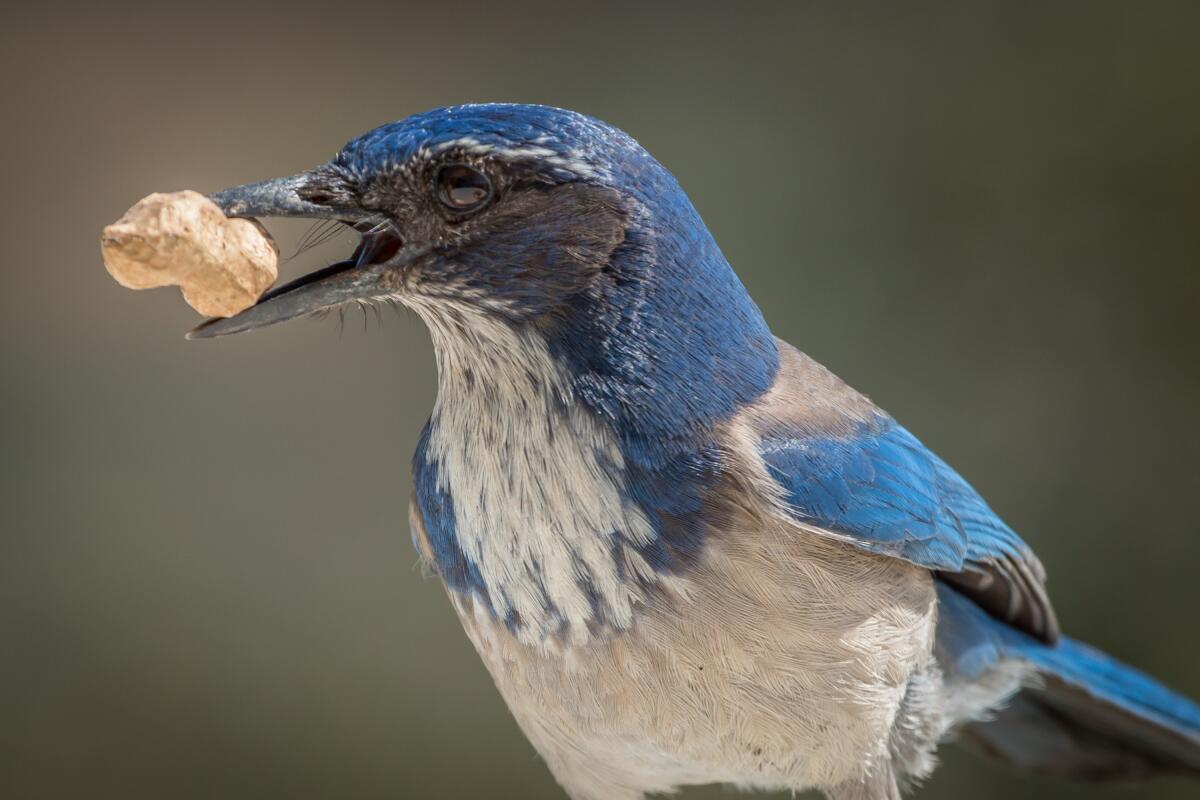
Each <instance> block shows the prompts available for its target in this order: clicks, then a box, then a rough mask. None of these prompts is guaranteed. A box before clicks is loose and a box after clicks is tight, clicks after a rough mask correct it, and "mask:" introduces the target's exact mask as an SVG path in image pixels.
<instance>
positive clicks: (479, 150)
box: [433, 136, 607, 178]
mask: <svg viewBox="0 0 1200 800" xmlns="http://www.w3.org/2000/svg"><path fill="white" fill-rule="evenodd" d="M549 140H550V137H549V136H539V137H538V138H537V139H536V140H535V142H534V144H533V145H530V146H527V147H500V146H497V145H492V144H487V143H485V142H481V141H479V140H478V139H476V138H475V137H473V136H463V137H460V138H458V139H451V140H449V141H445V142H439V143H438V144H437V145H436V146H435V147H434V149H433V152H435V153H439V154H440V153H445V152H446V151H448V150H463V151H466V152H468V153H470V154H471V155H478V156H482V155H494V156H497V157H499V158H503V159H505V160H506V161H521V160H523V159H533V160H536V161H543V162H545V163H547V164H549V165H550V166H552V167H555V168H557V169H560V170H563V171H564V172H567V173H570V174H571V175H574V176H576V177H579V178H602V177H607V173H606V172H602V171H600V170H598V169H597V168H596V167H595V166H593V165H592V164H591V163H589V162H588V161H587V160H585V159H584V158H583V157H582V156H581V155H580V154H579V153H578V152H577V151H570V152H568V153H566V154H563V153H559V152H557V151H555V150H551V149H550V148H549V147H542V146H540V145H542V144H545V143H546V142H548V141H549Z"/></svg>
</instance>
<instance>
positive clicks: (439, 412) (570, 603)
mask: <svg viewBox="0 0 1200 800" xmlns="http://www.w3.org/2000/svg"><path fill="white" fill-rule="evenodd" d="M409 303H410V305H411V306H412V307H413V308H414V310H415V311H416V312H417V313H418V314H419V315H420V316H421V317H422V319H423V320H424V321H425V323H426V324H427V325H428V327H429V330H430V333H431V336H432V339H433V344H434V350H435V353H436V357H437V365H438V396H437V402H436V404H435V405H434V410H433V416H432V418H431V420H430V434H429V457H430V458H432V459H433V460H435V461H436V462H437V465H438V476H439V481H440V482H441V484H442V485H441V486H439V488H440V489H441V490H442V491H445V492H447V493H448V494H449V496H450V497H451V499H452V504H453V508H454V515H455V531H456V534H457V536H458V540H459V546H460V547H461V548H462V551H463V553H464V554H465V555H466V557H467V558H468V559H470V560H471V561H472V562H473V563H474V564H475V565H476V566H477V567H478V569H479V573H480V575H481V577H482V580H483V583H484V585H485V586H486V589H487V592H488V596H489V598H490V600H491V603H492V606H493V608H494V610H495V612H496V613H497V614H498V615H499V616H500V617H501V618H506V619H510V620H513V621H515V623H516V630H517V633H518V635H519V636H520V638H521V639H522V640H524V641H526V642H528V643H544V642H545V641H547V640H548V639H550V638H551V637H553V636H554V635H555V634H560V635H563V636H565V638H566V640H567V641H568V642H570V643H582V642H584V641H586V640H587V639H588V637H589V636H590V635H591V632H593V631H594V630H595V628H596V626H597V625H598V624H604V625H607V626H608V627H613V628H618V629H620V628H627V627H628V626H629V625H630V624H631V622H632V618H633V611H634V606H635V605H636V603H637V602H638V601H639V599H640V598H641V595H642V591H643V589H642V587H644V586H646V585H648V584H650V583H652V582H653V581H655V580H656V575H655V572H654V570H653V569H652V568H651V566H650V565H649V564H648V563H647V562H646V561H645V559H644V558H643V557H642V556H641V555H640V554H639V552H638V550H637V549H636V548H637V547H638V546H642V545H646V544H649V543H650V542H651V541H652V540H653V538H654V535H655V534H654V531H653V529H652V528H651V526H650V523H649V522H648V520H647V519H646V517H645V515H644V514H643V513H642V512H641V510H640V509H638V508H637V507H636V506H634V505H633V504H632V503H631V502H629V501H628V500H627V499H626V498H624V497H623V496H622V493H621V490H620V487H621V483H622V481H623V473H624V460H623V458H622V455H621V452H620V450H619V449H618V447H617V446H616V442H615V440H614V438H613V436H612V434H611V433H610V432H609V431H608V430H607V429H606V428H605V427H604V426H603V425H601V424H600V423H599V422H598V421H597V420H596V419H594V417H593V416H592V415H591V414H590V413H589V412H587V411H586V409H584V408H583V407H581V406H580V405H579V404H577V403H575V402H574V401H573V396H572V390H571V387H570V383H569V381H568V380H567V378H566V375H565V372H564V370H563V368H562V367H561V366H560V365H559V364H558V363H556V362H555V360H554V358H553V357H552V356H551V354H550V352H549V350H548V347H547V345H546V342H545V340H544V339H543V338H542V337H541V336H540V335H539V334H536V333H532V332H528V331H522V330H518V329H516V328H514V327H513V326H512V325H510V324H508V323H506V322H504V321H503V320H501V319H499V318H498V317H496V316H495V315H493V314H489V313H487V312H485V311H482V310H480V309H478V308H475V307H472V306H469V305H467V304H459V303H448V302H447V301H446V300H445V299H444V298H439V299H438V300H436V301H433V300H430V301H419V300H418V301H413V300H412V299H411V298H410V299H409Z"/></svg>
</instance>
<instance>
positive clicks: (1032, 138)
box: [0, 0, 1200, 800]
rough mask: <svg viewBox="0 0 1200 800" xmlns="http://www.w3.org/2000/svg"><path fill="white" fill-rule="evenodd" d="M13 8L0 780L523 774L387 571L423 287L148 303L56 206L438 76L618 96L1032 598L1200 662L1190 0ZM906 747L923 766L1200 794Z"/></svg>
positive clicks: (417, 402)
mask: <svg viewBox="0 0 1200 800" xmlns="http://www.w3.org/2000/svg"><path fill="white" fill-rule="evenodd" d="M46 8H47V9H48V10H45V11H39V10H36V9H35V8H33V7H32V6H29V7H25V8H23V9H21V10H11V9H10V10H8V11H5V12H2V14H3V16H4V19H3V22H4V24H3V25H2V26H0V43H2V46H0V62H2V66H3V69H2V70H0V81H2V84H0V85H2V86H3V89H2V91H3V108H4V109H5V119H4V124H3V125H2V126H0V140H2V144H3V147H2V148H0V152H2V153H3V155H2V156H0V157H2V158H3V160H4V177H5V179H6V181H7V184H6V185H7V186H8V189H7V190H6V191H5V192H4V193H3V197H2V198H0V203H3V206H4V209H3V210H4V213H3V216H2V219H3V222H2V223H0V224H2V225H3V237H2V241H3V244H4V247H5V251H6V252H5V258H4V262H5V263H4V290H3V292H2V294H0V304H2V311H3V313H2V315H0V376H2V378H0V409H2V410H3V416H2V419H3V421H2V423H0V424H2V428H0V433H2V441H3V449H2V457H0V470H2V474H0V635H2V641H3V655H2V656H0V796H3V797H5V798H76V797H91V798H109V797H114V798H164V797H170V798H215V797H220V798H226V799H227V800H236V799H237V798H264V797H295V798H354V799H357V798H363V799H368V798H396V797H441V798H466V797H492V798H557V797H561V795H560V794H559V792H558V790H557V789H556V787H555V786H554V783H553V781H552V780H551V778H550V776H549V774H548V772H547V771H546V770H545V769H544V768H543V766H542V765H541V764H540V763H539V762H538V760H537V758H536V756H535V754H534V752H533V750H532V749H531V748H530V747H529V745H528V744H527V743H526V742H525V740H524V739H523V738H522V736H521V734H520V732H519V731H518V730H517V728H516V726H515V725H514V724H513V722H512V720H511V719H510V718H509V716H508V714H507V712H506V710H505V708H504V706H503V705H502V703H501V701H500V699H499V698H498V696H497V695H496V694H495V693H494V691H493V689H492V688H491V686H490V683H489V679H488V677H487V675H486V674H485V673H484V671H483V669H482V667H481V666H480V664H479V663H478V660H477V658H476V656H475V654H474V653H473V652H472V650H471V648H470V646H469V644H468V643H467V641H466V639H465V637H464V636H463V634H462V632H461V630H460V629H459V625H458V623H457V621H456V619H455V618H454V616H453V614H452V612H451V611H450V609H449V607H448V604H447V603H446V601H445V598H444V596H443V593H442V589H441V588H440V586H439V585H438V584H437V583H436V582H435V581H432V580H423V579H422V577H421V575H420V574H419V572H418V571H417V570H415V569H414V564H415V556H414V553H413V551H412V549H411V546H410V544H409V536H408V531H407V526H406V522H405V506H406V503H407V500H408V494H409V473H408V459H409V454H410V452H411V451H412V449H413V446H414V443H415V438H416V435H417V432H418V430H419V428H420V425H421V424H422V422H423V421H424V418H425V415H426V414H427V412H428V410H429V408H430V406H431V403H432V400H433V396H432V392H433V364H432V359H431V353H430V350H429V345H428V340H427V337H426V335H425V332H424V331H423V330H422V329H421V327H420V326H419V325H418V323H417V322H416V321H414V320H413V319H411V318H407V317H397V316H392V315H391V314H390V312H389V314H388V315H387V316H385V317H384V318H383V319H382V321H376V320H375V319H374V318H372V319H371V320H369V323H368V325H367V330H366V331H365V332H364V328H363V324H362V320H361V319H359V318H358V317H357V316H351V317H349V318H348V319H347V321H346V326H345V330H344V331H343V332H341V333H339V327H338V322H337V320H336V317H335V318H334V319H332V320H326V321H308V322H299V323H292V324H289V325H286V326H281V327H278V328H272V329H270V330H265V331H262V332H259V333H255V334H253V335H248V336H240V337H234V338H230V339H225V340H220V341H213V342H195V343H190V342H185V341H184V339H183V332H184V331H186V330H187V329H188V328H190V327H191V326H192V325H193V324H195V323H196V322H197V317H196V316H195V315H194V314H193V313H192V312H191V310H190V309H188V308H187V307H186V306H185V305H184V304H183V301H182V300H181V299H180V297H179V295H178V293H177V292H176V291H175V290H158V291H154V292H145V293H134V292H129V291H126V290H124V289H121V288H120V287H118V286H117V285H116V284H115V283H114V282H113V281H112V280H110V279H109V277H108V276H107V274H106V273H105V271H104V269H103V267H102V265H101V262H100V258H99V254H98V247H97V237H98V232H99V230H100V228H101V226H102V225H104V224H105V223H107V222H109V221H111V220H113V219H115V218H116V217H117V216H119V215H120V214H121V213H122V212H123V211H124V210H125V208H126V207H127V206H128V205H130V204H131V203H132V202H133V201H135V200H137V199H138V198H139V197H141V196H142V195H144V194H146V193H148V192H151V191H155V190H174V189H180V188H194V189H197V190H201V191H211V190H214V189H217V188H220V187H223V186H226V185H231V184H235V183H241V182H244V181H249V180H256V179H260V178H265V177H271V176H275V175H283V174H290V173H292V172H294V171H296V170H298V169H301V168H304V167H308V166H311V165H314V164H316V163H318V162H320V161H323V160H324V159H325V158H326V157H328V156H329V155H331V154H332V153H333V152H334V151H335V150H336V149H337V148H338V147H339V146H340V145H341V144H342V142H343V141H345V140H346V139H348V138H350V137H351V136H353V135H355V134H357V133H359V132H361V131H364V130H366V129H369V128H371V127H373V126H375V125H376V124H379V123H381V122H385V121H388V120H391V119H394V118H399V117H403V116H405V115H407V114H410V113H413V112H416V111H421V110H424V109H427V108H431V107H434V106H440V105H446V104H450V103H459V102H466V101H486V100H515V101H531V102H543V103H550V104H554V105H560V106H567V107H570V108H574V109H577V110H580V111H584V112H587V113H589V114H593V115H595V116H598V117H601V118H603V119H606V120H608V121H610V122H612V123H614V124H616V125H618V126H620V127H622V128H624V129H626V130H627V131H629V132H630V133H631V134H633V135H634V136H635V137H636V138H638V139H639V140H640V141H641V142H642V143H643V144H645V145H646V146H647V147H648V148H649V149H650V150H651V152H653V153H655V154H656V155H657V156H658V158H659V159H660V160H662V161H663V162H664V163H665V164H666V165H667V166H668V167H669V168H671V169H672V170H673V171H674V172H675V173H676V174H677V175H678V176H679V178H680V180H681V181H682V183H683V185H684V186H685V187H686V188H687V189H688V190H689V192H690V194H691V197H692V199H693V201H694V202H695V204H696V205H697V206H698V207H699V209H700V210H701V213H702V214H703V215H704V216H705V218H706V219H707V221H708V224H709V225H710V227H711V228H712V229H713V231H714V232H715V234H716V236H717V238H718V240H719V241H720V242H721V244H722V246H723V247H724V249H725V252H726V254H727V255H728V256H729V258H730V260H731V261H732V263H733V264H734V266H735V267H736V268H737V269H738V271H739V272H740V274H741V275H742V277H743V279H744V280H745V282H746V283H747V285H748V286H749V288H750V290H751V292H752V293H753V294H754V295H755V296H756V297H757V298H758V300H759V302H760V303H761V305H762V307H763V310H764V311H765V313H766V316H767V317H768V319H769V320H770V322H771V324H772V325H773V326H774V328H775V331H776V332H777V333H778V334H779V335H781V336H783V337H784V338H786V339H788V340H790V341H792V342H793V343H795V344H796V345H798V346H800V347H801V348H802V349H804V350H806V351H808V352H809V353H811V354H812V355H813V356H815V357H816V358H818V359H819V360H821V361H823V362H825V363H826V364H828V365H829V366H831V367H832V368H833V369H834V370H835V371H836V372H838V373H839V374H841V375H842V376H843V377H845V378H846V379H847V380H849V381H850V382H851V383H852V384H854V385H855V386H857V387H858V388H860V389H862V390H864V391H866V392H868V393H869V394H870V395H871V396H872V397H873V398H875V399H876V400H877V401H878V402H879V403H880V404H881V405H883V406H884V407H886V408H888V409H889V410H890V411H892V413H893V414H895V415H896V416H897V417H899V418H900V419H901V420H902V421H903V422H905V423H906V424H907V425H908V427H909V428H911V429H912V430H913V431H915V432H916V433H917V434H918V435H920V436H921V437H922V438H923V439H924V440H925V441H926V442H927V443H929V444H930V445H931V446H933V447H934V448H935V449H937V450H938V451H939V452H940V453H941V454H942V455H943V456H945V457H946V458H947V460H949V461H951V462H952V463H953V464H955V465H956V466H957V467H958V468H959V469H960V470H961V471H962V472H964V473H965V474H966V475H967V477H968V478H969V479H970V480H972V481H973V482H974V483H975V484H976V485H977V486H978V487H979V488H980V490H981V491H982V492H983V493H984V494H985V495H986V496H987V497H988V498H989V499H990V501H991V502H992V504H993V505H994V507H995V508H996V509H997V510H999V511H1000V512H1001V513H1002V514H1003V515H1004V516H1005V517H1006V518H1007V519H1008V521H1009V522H1010V523H1012V524H1013V526H1014V527H1015V528H1017V529H1018V530H1019V531H1021V532H1022V533H1023V534H1024V536H1025V537H1026V538H1027V539H1028V540H1029V541H1030V542H1031V543H1032V544H1033V546H1034V547H1035V548H1036V549H1037V550H1038V551H1039V553H1040V554H1041V556H1042V558H1043V560H1044V561H1045V562H1046V565H1047V567H1048V568H1049V570H1050V573H1051V590H1052V594H1053V596H1054V598H1055V600H1056V604H1057V608H1058V611H1059V614H1060V616H1061V618H1062V621H1063V624H1064V626H1065V628H1066V629H1067V630H1068V631H1069V632H1071V633H1072V634H1074V635H1076V636H1079V637H1081V638H1084V639H1087V640H1089V641H1091V642H1094V643H1096V644H1098V645H1100V646H1102V647H1104V648H1106V649H1109V650H1111V651H1112V652H1114V653H1117V654H1120V655H1121V656H1123V657H1124V658H1126V659H1128V660H1130V661H1132V662H1134V663H1136V664H1138V665H1140V666H1142V667H1144V668H1146V669H1148V670H1149V671H1151V672H1153V673H1154V674H1156V675H1158V676H1160V677H1161V678H1163V679H1164V680H1166V681H1167V682H1169V683H1170V684H1173V685H1174V686H1176V687H1178V688H1180V689H1183V690H1185V691H1187V692H1189V693H1190V694H1192V695H1193V696H1197V695H1200V669H1197V661H1198V659H1200V626H1197V625H1196V617H1197V610H1198V609H1200V578H1198V576H1197V564H1198V563H1200V424H1198V423H1197V417H1196V412H1197V409H1198V408H1200V363H1198V361H1200V359H1198V356H1200V333H1198V332H1197V297H1198V290H1200V269H1198V267H1200V54H1198V53H1200V51H1198V49H1197V44H1196V32H1197V30H1198V29H1200V4H1197V3H1192V2H1179V3H1170V2H1153V3H1141V4H1136V3H1096V2H1075V3H1048V4H1046V3H1041V4H1035V3H1000V2H996V3H975V2H964V3H936V4H903V7H901V4H891V3H886V4H885V3H879V4H861V3H853V4H835V3H822V4H815V3H790V4H778V5H758V4H739V5H736V6H733V5H729V6H727V7H724V8H722V9H719V10H709V9H708V8H705V7H703V6H701V5H698V4H688V5H657V4H656V5H653V6H649V5H643V4H628V5H625V4H614V3H608V4H600V3H588V4H579V5H568V4H564V3H554V4H550V5H543V6H525V5H523V4H520V3H511V2H509V3H503V4H488V5H479V6H469V5H464V4H458V3H455V4H449V3H426V4H422V5H406V4H402V3H398V2H392V3H386V4H384V3H375V4H361V3H356V2H353V0H347V1H345V2H339V3H337V4H332V3H326V4H321V5H312V6H309V5H306V4H303V3H291V4H288V6H287V8H286V10H283V9H259V10H256V9H254V8H251V7H248V6H245V5H240V4H239V5H228V6H223V5H222V4H221V3H219V2H205V3H193V4H187V5H186V6H183V5H180V6H179V7H172V6H167V5H165V4H164V5H158V6H145V7H142V8H137V7H133V6H128V7H121V6H120V4H114V3H108V4H97V5H96V6H92V7H87V8H80V9H74V10H72V9H69V8H66V7H64V6H61V5H56V6H54V7H53V8H50V7H48V6H47V7H46ZM304 229H305V225H303V224H297V225H282V224H280V225H274V226H273V230H274V231H275V233H276V234H277V236H278V238H279V240H280V242H281V244H282V246H283V248H284V249H285V251H288V250H289V249H290V248H292V247H294V245H295V243H296V242H297V241H298V239H299V237H300V235H301V234H302V233H303V231H304ZM350 245H351V242H350V241H349V240H348V239H343V240H341V241H339V242H337V243H335V244H331V245H328V246H325V247H322V248H319V249H318V250H316V251H313V252H310V253H308V254H305V255H304V256H303V257H301V258H298V259H295V260H293V261H291V262H288V264H286V265H285V274H286V275H288V276H294V275H296V274H299V273H301V272H304V271H308V270H310V269H313V268H314V267H316V266H320V265H322V264H323V263H327V262H328V261H330V260H334V259H336V258H338V257H340V256H342V255H343V254H344V253H345V252H346V251H347V250H348V248H349V247H350ZM943 752H944V763H945V765H944V767H943V769H942V770H941V771H939V772H938V773H937V774H936V776H935V777H934V778H933V779H932V780H931V781H930V782H929V784H928V785H927V787H926V788H925V789H924V790H923V791H922V792H920V793H919V794H918V796H919V797H922V798H929V799H931V800H932V799H933V798H955V797H964V796H969V797H972V798H976V800H987V799H989V798H1011V797H1015V796H1019V797H1028V798H1051V797H1053V798H1083V797H1089V798H1091V797H1096V798H1110V799H1115V798H1134V797H1139V798H1184V797H1193V798H1194V797H1196V796H1197V794H1198V792H1200V790H1198V784H1195V783H1187V782H1184V781H1173V780H1162V781H1157V782H1154V783H1152V784H1149V785H1141V786H1139V785H1124V786H1120V785H1118V786H1104V787H1094V786H1077V785H1074V784H1068V783H1062V782H1058V781H1050V780H1033V779H1029V778H1024V777H1021V776H1017V775H1014V774H1011V773H1009V772H1007V771H1006V770H1004V769H1003V768H1000V767H997V766H993V765H991V764H989V763H986V762H984V761H983V760H981V759H979V758H976V757H975V756H973V755H970V754H967V753H963V752H960V751H958V750H957V749H955V748H952V747H951V748H946V749H945V750H944V751H943ZM683 796H684V797H685V798H704V797H709V798H711V797H718V796H726V790H723V789H718V788H708V789H694V790H689V791H686V792H684V794H683Z"/></svg>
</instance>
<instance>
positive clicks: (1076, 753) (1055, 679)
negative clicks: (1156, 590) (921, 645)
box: [937, 585, 1200, 778]
mask: <svg viewBox="0 0 1200 800" xmlns="http://www.w3.org/2000/svg"><path fill="white" fill-rule="evenodd" d="M938 597H939V601H940V614H941V615H940V617H939V623H938V642H937V646H938V661H939V662H940V663H941V664H942V668H943V670H945V671H946V672H947V673H948V674H949V675H950V676H952V677H956V678H958V679H965V680H973V679H977V678H979V677H981V676H983V675H984V674H985V673H986V672H987V671H988V670H989V669H990V668H992V667H994V666H995V665H997V664H1000V663H1002V662H1006V661H1008V662H1011V661H1014V660H1016V661H1024V662H1026V663H1028V664H1030V665H1032V666H1033V667H1034V668H1035V669H1036V670H1037V672H1038V673H1039V675H1040V677H1041V680H1040V685H1034V686H1029V687H1027V688H1025V689H1022V690H1021V691H1020V692H1019V693H1018V694H1017V695H1016V696H1015V697H1014V698H1013V699H1012V701H1011V702H1010V703H1009V704H1008V705H1007V706H1006V707H1005V708H1004V709H1002V710H1000V711H998V712H997V713H996V714H995V715H994V716H993V717H992V718H991V719H990V720H987V721H984V722H972V723H968V724H967V725H965V726H964V728H963V730H962V734H963V737H964V738H965V739H966V740H967V741H969V742H971V743H973V744H975V745H978V746H979V747H981V748H982V749H983V750H984V751H986V752H987V753H989V754H990V755H993V756H996V757H998V758H1000V759H1002V760H1004V761H1007V762H1009V763H1011V764H1013V765H1014V766H1017V767H1021V768H1024V769H1029V770H1034V771H1039V772H1050V773H1056V774H1059V775H1065V776H1069V777H1076V778H1113V777H1138V776H1145V775H1151V774H1156V773H1190V774H1194V775H1200V706H1197V705H1196V704H1195V703H1193V702H1192V701H1191V700H1188V699H1187V698H1186V697H1183V696H1181V695H1178V694H1176V693H1174V692H1172V691H1171V690H1169V689H1167V688H1166V687H1165V686H1163V685H1162V684H1160V683H1158V682H1157V681H1155V680H1154V679H1153V678H1151V677H1149V676H1148V675H1145V674H1144V673H1142V672H1139V671H1137V670H1135V669H1133V668H1132V667H1129V666H1126V665H1125V664H1122V663H1121V662H1119V661H1117V660H1116V659H1114V658H1112V657H1110V656H1108V655H1106V654H1104V653H1102V652H1100V651H1099V650H1096V649H1094V648H1092V647H1089V646H1087V645H1085V644H1082V643H1080V642H1076V641H1073V640H1071V639H1066V638H1064V639H1062V640H1061V641H1060V642H1059V643H1058V644H1057V645H1047V644H1044V643H1042V642H1040V641H1038V640H1036V639H1034V638H1032V637H1030V636H1027V635H1026V634H1024V633H1022V632H1020V631H1018V630H1016V629H1015V628H1012V627H1009V626H1008V625H1005V624H1004V623H1002V622H1000V621H998V620H996V619H995V618H993V617H991V616H989V615H988V614H987V613H986V612H984V611H983V610H982V609H981V608H980V607H979V606H977V605H975V604H974V603H972V602H971V601H970V600H968V599H967V598H965V597H963V596H962V595H960V594H958V593H957V592H956V591H955V590H953V589H951V588H949V587H948V586H944V585H939V587H938Z"/></svg>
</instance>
